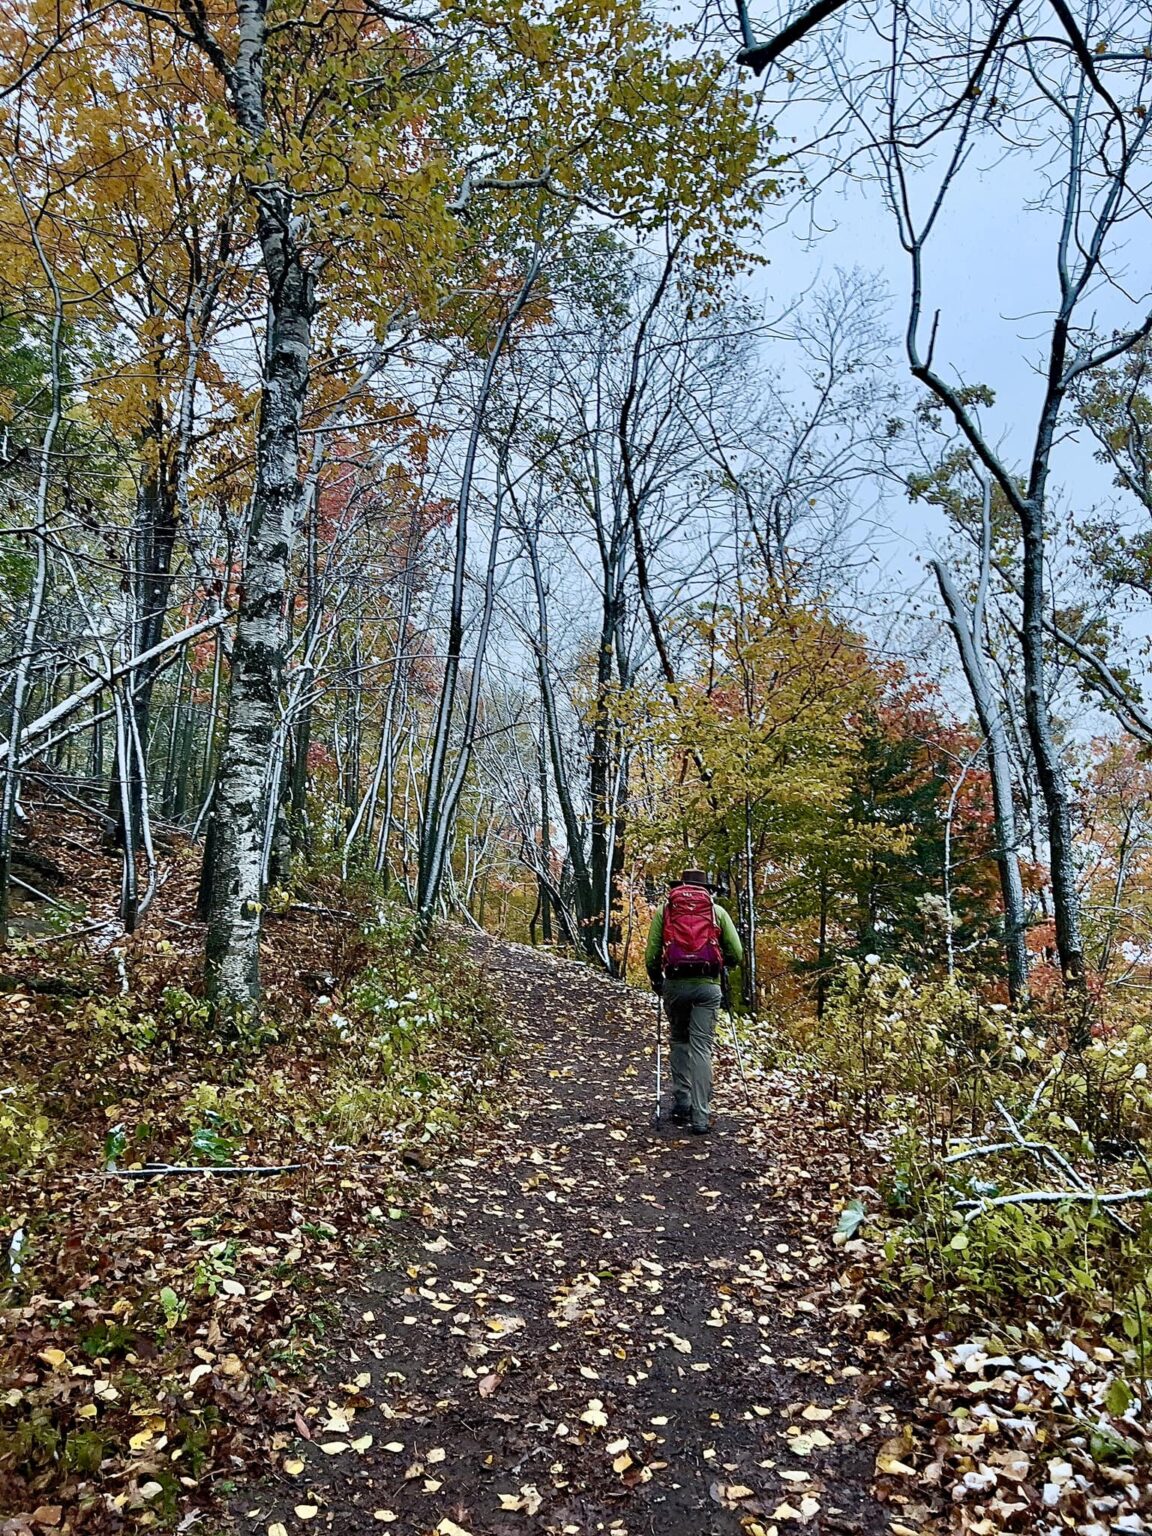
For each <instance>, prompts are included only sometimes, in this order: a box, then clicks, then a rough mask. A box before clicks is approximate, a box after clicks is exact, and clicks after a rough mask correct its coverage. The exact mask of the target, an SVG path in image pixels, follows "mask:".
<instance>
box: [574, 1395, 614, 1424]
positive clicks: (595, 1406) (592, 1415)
mask: <svg viewBox="0 0 1152 1536" xmlns="http://www.w3.org/2000/svg"><path fill="white" fill-rule="evenodd" d="M580 1422H581V1424H591V1426H592V1428H593V1429H603V1428H604V1426H605V1425H606V1424H607V1423H608V1415H607V1414H606V1413H605V1412H604V1404H603V1403H602V1402H601V1401H600V1399H599V1398H598V1397H594V1398H593V1399H592V1401H591V1402H590V1403H589V1404H588V1406H587V1408H586V1409H585V1410H584V1412H583V1413H582V1414H581V1415H580Z"/></svg>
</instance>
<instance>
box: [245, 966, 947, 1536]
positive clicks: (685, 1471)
mask: <svg viewBox="0 0 1152 1536" xmlns="http://www.w3.org/2000/svg"><path fill="white" fill-rule="evenodd" d="M472 943H473V945H474V948H475V953H476V958H477V961H478V963H479V964H480V965H482V966H483V968H484V969H485V970H486V971H487V972H488V976H489V983H490V987H491V989H492V991H493V992H494V994H495V996H496V998H497V999H498V1001H499V1003H500V1006H501V1007H502V1009H503V1011H504V1016H505V1019H504V1022H505V1024H506V1026H507V1027H508V1029H509V1030H510V1031H511V1033H512V1036H513V1054H512V1060H513V1062H514V1069H513V1074H512V1082H511V1084H510V1087H509V1089H508V1090H507V1095H506V1101H505V1108H504V1109H503V1111H502V1113H500V1114H499V1116H498V1118H497V1119H496V1121H495V1122H494V1123H491V1124H489V1125H488V1126H487V1127H486V1128H485V1129H484V1130H483V1131H482V1133H481V1135H480V1139H479V1140H478V1141H477V1142H476V1143H475V1144H474V1145H473V1146H471V1147H470V1148H469V1149H468V1151H467V1155H459V1154H458V1155H456V1156H454V1157H453V1158H452V1159H451V1160H449V1161H446V1162H443V1163H442V1164H440V1165H439V1166H437V1167H436V1168H435V1169H434V1170H433V1171H431V1172H430V1174H429V1175H428V1184H427V1202H426V1204H425V1206H424V1208H423V1209H424V1215H423V1221H422V1226H421V1229H420V1230H419V1231H418V1232H415V1233H413V1234H412V1236H411V1241H410V1242H409V1243H408V1244H407V1250H406V1251H404V1250H403V1249H402V1250H401V1251H400V1253H399V1254H398V1256H397V1258H398V1262H397V1263H396V1264H394V1265H391V1266H389V1268H388V1269H386V1270H384V1271H382V1272H380V1273H378V1274H376V1275H375V1276H373V1277H372V1278H371V1279H370V1280H368V1281H367V1282H365V1283H364V1284H363V1285H362V1286H350V1287H348V1288H347V1289H345V1290H344V1292H343V1294H342V1295H340V1296H339V1304H340V1315H341V1321H340V1324H339V1325H338V1327H337V1328H336V1329H335V1331H334V1332H333V1333H332V1334H330V1335H329V1336H328V1338H327V1341H326V1343H327V1345H328V1349H329V1353H328V1363H327V1369H326V1373H325V1374H324V1375H322V1376H321V1377H320V1379H319V1380H318V1382H317V1384H316V1388H315V1391H314V1392H313V1394H312V1400H311V1401H310V1403H309V1404H308V1406H307V1407H306V1408H304V1410H303V1412H302V1413H297V1414H296V1415H295V1416H294V1418H293V1421H292V1422H291V1423H290V1424H287V1425H286V1426H285V1429H286V1433H285V1434H283V1435H282V1436H280V1437H279V1439H280V1449H279V1451H278V1454H277V1457H276V1463H275V1465H274V1466H273V1467H272V1468H270V1470H269V1472H268V1474H267V1475H266V1476H265V1477H264V1478H263V1479H262V1480H261V1481H259V1482H257V1483H253V1484H250V1485H248V1486H245V1487H243V1488H241V1489H240V1490H239V1491H238V1493H237V1494H236V1496H235V1497H234V1499H233V1506H232V1508H233V1514H234V1517H235V1519H236V1521H237V1524H238V1525H239V1527H240V1528H241V1529H242V1530H244V1531H246V1532H247V1531H250V1532H253V1533H259V1536H263V1533H265V1532H269V1533H271V1536H281V1533H282V1531H283V1532H292V1533H296V1532H302V1531H307V1530H317V1529H319V1528H323V1529H326V1530H330V1531H334V1532H341V1533H342V1532H351V1531H367V1530H370V1529H375V1528H381V1529H384V1530H387V1531H390V1532H396V1533H403V1536H426V1533H431V1532H437V1533H441V1536H459V1533H460V1532H468V1533H471V1536H525V1533H537V1532H550V1533H569V1536H584V1533H593V1532H601V1531H604V1532H614V1533H618V1536H625V1533H637V1532H651V1533H653V1536H722V1533H723V1536H727V1533H737V1532H745V1533H749V1536H762V1533H765V1532H771V1531H772V1530H773V1528H776V1529H778V1530H781V1531H788V1530H791V1531H799V1530H801V1529H802V1528H807V1529H808V1530H810V1531H812V1532H825V1531H826V1532H830V1533H831V1532H862V1533H870V1532H874V1531H880V1530H886V1529H888V1528H889V1515H890V1513H891V1510H890V1509H889V1510H885V1509H884V1508H883V1507H882V1506H881V1505H879V1504H878V1503H876V1502H875V1500H874V1498H873V1496H872V1494H871V1492H870V1489H871V1486H872V1479H873V1470H874V1465H875V1460H876V1452H877V1449H878V1447H879V1446H880V1445H881V1444H882V1443H883V1442H885V1440H886V1439H888V1438H889V1437H891V1436H892V1435H893V1433H894V1432H895V1431H898V1429H899V1421H898V1407H897V1406H896V1403H895V1402H894V1401H893V1400H892V1399H893V1397H894V1396H895V1397H897V1399H898V1389H897V1388H896V1387H894V1386H893V1383H892V1382H890V1381H888V1380H886V1379H885V1374H884V1357H883V1349H882V1346H883V1344H884V1342H885V1341H886V1335H885V1334H883V1333H882V1332H879V1331H874V1332H873V1333H872V1335H871V1342H870V1343H869V1342H868V1339H867V1336H866V1332H865V1325H864V1324H863V1323H862V1322H861V1321H860V1314H861V1311H862V1308H861V1307H860V1306H859V1305H857V1304H856V1302H855V1300H854V1294H853V1292H852V1291H851V1289H846V1288H845V1287H844V1286H843V1285H842V1284H841V1274H842V1271H844V1269H845V1266H846V1257H845V1254H844V1252H843V1249H842V1248H838V1247H836V1246H835V1245H834V1243H833V1233H834V1229H835V1224H836V1213H837V1211H838V1210H839V1209H840V1208H841V1207H842V1206H843V1205H844V1203H845V1201H846V1199H847V1198H848V1197H849V1196H850V1194H851V1188H850V1184H849V1179H850V1168H849V1162H848V1156H847V1150H846V1146H845V1144H844V1143H843V1142H842V1140H841V1139H840V1135H839V1133H838V1132H837V1131H836V1130H835V1129H834V1128H832V1127H828V1126H825V1125H823V1124H822V1123H821V1121H820V1117H819V1113H818V1111H817V1110H815V1109H814V1108H813V1105H812V1104H811V1103H809V1102H806V1101H805V1099H804V1097H803V1095H802V1093H801V1092H800V1089H799V1087H798V1086H797V1087H796V1088H795V1091H794V1092H790V1091H789V1084H788V1081H787V1077H786V1075H783V1074H779V1073H777V1074H773V1076H772V1077H771V1079H768V1080H765V1083H766V1084H770V1087H771V1092H770V1093H769V1094H766V1093H765V1091H764V1086H762V1085H761V1084H756V1085H755V1086H754V1088H753V1094H754V1097H753V1099H752V1100H748V1099H746V1097H745V1093H746V1090H745V1089H744V1088H743V1085H742V1081H741V1077H740V1075H739V1073H738V1071H737V1070H736V1063H735V1061H734V1060H733V1059H732V1055H731V1052H730V1050H728V1049H727V1048H725V1047H724V1046H723V1045H722V1047H721V1049H720V1051H719V1053H718V1056H719V1060H718V1072H717V1080H718V1092H717V1101H716V1105H715V1109H716V1118H715V1129H714V1131H713V1134H712V1135H711V1136H709V1137H707V1138H703V1137H694V1136H691V1135H689V1134H688V1133H687V1132H686V1131H685V1130H683V1129H682V1128H680V1127H676V1126H672V1125H670V1124H668V1123H667V1122H665V1124H664V1125H662V1126H661V1127H660V1128H659V1129H658V1130H654V1129H652V1128H651V1127H650V1125H649V1116H650V1112H651V1109H652V1105H653V1081H654V1079H653V1041H654V1033H655V1017H654V1007H653V1000H652V998H651V996H648V995H644V994H641V993H638V992H636V991H635V990H634V989H630V988H627V987H625V986H623V985H622V984H619V983H614V982H612V981H610V980H608V979H606V978H604V977H601V976H599V975H596V974H594V973H592V972H590V971H589V970H588V969H587V968H586V967H583V966H579V965H576V964H574V963H572V962H568V961H564V960H561V959H558V958H554V957H552V956H549V955H541V954H539V953H537V952H534V951H532V950H530V949H527V948H523V947H520V946H516V945H508V944H501V943H497V942H495V941H489V940H486V939H482V938H476V939H474V940H473V941H472ZM665 1081H667V1078H666V1079H665ZM666 1102H667V1100H666ZM866 1357H870V1358H866ZM905 1502H906V1501H905ZM897 1513H899V1510H897ZM919 1513H920V1511H913V1512H912V1515H911V1518H912V1519H913V1520H914V1521H915V1518H916V1515H917V1514H919ZM893 1528H894V1529H896V1530H897V1531H898V1532H899V1531H900V1530H901V1529H902V1527H901V1526H900V1525H899V1523H897V1524H896V1525H895V1526H894V1527H893Z"/></svg>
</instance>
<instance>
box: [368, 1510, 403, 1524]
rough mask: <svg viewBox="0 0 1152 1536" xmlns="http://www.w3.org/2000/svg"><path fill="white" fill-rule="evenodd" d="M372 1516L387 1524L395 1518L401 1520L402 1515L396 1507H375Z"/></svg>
mask: <svg viewBox="0 0 1152 1536" xmlns="http://www.w3.org/2000/svg"><path fill="white" fill-rule="evenodd" d="M372 1518H373V1520H380V1521H382V1522H383V1523H384V1524H385V1525H391V1524H392V1522H393V1520H399V1518H400V1516H399V1515H398V1514H397V1513H396V1511H395V1510H394V1509H374V1510H373V1511H372Z"/></svg>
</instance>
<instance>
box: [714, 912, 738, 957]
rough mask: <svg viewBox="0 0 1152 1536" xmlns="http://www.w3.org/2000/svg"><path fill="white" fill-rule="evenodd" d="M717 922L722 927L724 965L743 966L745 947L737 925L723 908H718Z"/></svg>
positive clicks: (721, 942) (721, 939)
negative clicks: (737, 930)
mask: <svg viewBox="0 0 1152 1536" xmlns="http://www.w3.org/2000/svg"><path fill="white" fill-rule="evenodd" d="M713 905H714V906H715V910H716V921H717V923H718V924H719V925H720V948H721V950H722V951H723V952H724V964H725V965H728V966H732V965H743V963H744V946H743V944H741V942H740V935H739V934H738V933H737V932H736V924H735V923H734V922H733V921H732V919H731V918H730V917H729V916H728V914H727V912H725V910H724V908H723V907H721V906H716V904H715V903H713Z"/></svg>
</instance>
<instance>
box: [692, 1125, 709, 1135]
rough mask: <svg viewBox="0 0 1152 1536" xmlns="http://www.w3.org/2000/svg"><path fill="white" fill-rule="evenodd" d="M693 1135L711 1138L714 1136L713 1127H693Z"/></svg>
mask: <svg viewBox="0 0 1152 1536" xmlns="http://www.w3.org/2000/svg"><path fill="white" fill-rule="evenodd" d="M692 1134H693V1136H710V1135H711V1134H712V1127H711V1126H710V1125H708V1124H707V1123H705V1124H704V1125H694V1126H693V1127H692Z"/></svg>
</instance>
